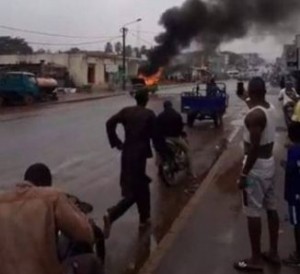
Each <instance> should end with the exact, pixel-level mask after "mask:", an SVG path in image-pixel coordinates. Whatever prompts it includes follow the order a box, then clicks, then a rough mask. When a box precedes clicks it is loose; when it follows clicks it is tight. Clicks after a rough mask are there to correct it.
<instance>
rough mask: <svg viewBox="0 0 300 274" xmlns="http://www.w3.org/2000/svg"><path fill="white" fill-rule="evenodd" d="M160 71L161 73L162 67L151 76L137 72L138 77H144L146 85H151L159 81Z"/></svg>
mask: <svg viewBox="0 0 300 274" xmlns="http://www.w3.org/2000/svg"><path fill="white" fill-rule="evenodd" d="M162 73H163V68H159V70H158V71H157V72H156V73H155V74H153V75H151V76H145V75H143V74H139V75H138V78H141V79H144V81H145V84H146V86H153V85H156V84H157V83H158V82H159V80H160V78H161V75H162Z"/></svg>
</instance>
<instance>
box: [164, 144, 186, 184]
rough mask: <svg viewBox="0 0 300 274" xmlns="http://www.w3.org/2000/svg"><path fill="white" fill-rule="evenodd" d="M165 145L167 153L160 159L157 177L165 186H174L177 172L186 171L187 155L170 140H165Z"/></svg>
mask: <svg viewBox="0 0 300 274" xmlns="http://www.w3.org/2000/svg"><path fill="white" fill-rule="evenodd" d="M166 145H167V147H168V151H169V153H168V155H165V156H164V157H162V159H161V162H160V164H159V176H160V178H161V179H162V181H163V182H164V183H165V184H166V186H173V185H175V184H176V175H177V174H178V173H179V172H182V171H187V168H188V155H187V153H186V151H184V150H183V149H182V148H181V147H180V146H178V144H176V143H175V142H174V141H172V140H169V139H166Z"/></svg>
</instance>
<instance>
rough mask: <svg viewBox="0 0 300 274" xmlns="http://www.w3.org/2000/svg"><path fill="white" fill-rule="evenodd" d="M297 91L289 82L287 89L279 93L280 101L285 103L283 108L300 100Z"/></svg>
mask: <svg viewBox="0 0 300 274" xmlns="http://www.w3.org/2000/svg"><path fill="white" fill-rule="evenodd" d="M298 97H299V96H298V94H297V92H296V90H295V89H294V88H293V84H292V83H291V82H288V83H287V84H286V87H285V88H284V89H282V90H280V92H279V96H278V100H279V101H283V108H285V107H286V106H288V105H289V104H294V103H295V101H296V100H297V98H298Z"/></svg>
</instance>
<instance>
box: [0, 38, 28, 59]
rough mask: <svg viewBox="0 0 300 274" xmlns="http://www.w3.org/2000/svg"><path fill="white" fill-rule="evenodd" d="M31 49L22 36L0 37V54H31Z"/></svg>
mask: <svg viewBox="0 0 300 274" xmlns="http://www.w3.org/2000/svg"><path fill="white" fill-rule="evenodd" d="M31 53H33V49H32V48H31V47H30V46H29V45H28V43H27V42H26V41H25V40H24V39H22V38H12V37H10V36H2V37H0V54H2V55H3V54H31Z"/></svg>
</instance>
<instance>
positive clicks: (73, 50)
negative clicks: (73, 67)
mask: <svg viewBox="0 0 300 274" xmlns="http://www.w3.org/2000/svg"><path fill="white" fill-rule="evenodd" d="M68 52H69V53H79V52H81V50H80V49H79V48H70V49H69V51H68Z"/></svg>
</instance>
